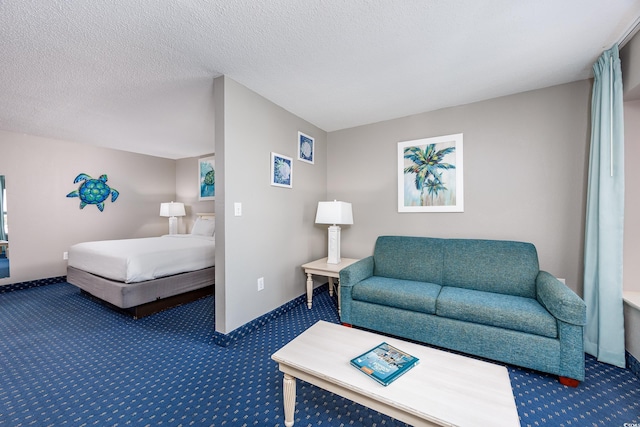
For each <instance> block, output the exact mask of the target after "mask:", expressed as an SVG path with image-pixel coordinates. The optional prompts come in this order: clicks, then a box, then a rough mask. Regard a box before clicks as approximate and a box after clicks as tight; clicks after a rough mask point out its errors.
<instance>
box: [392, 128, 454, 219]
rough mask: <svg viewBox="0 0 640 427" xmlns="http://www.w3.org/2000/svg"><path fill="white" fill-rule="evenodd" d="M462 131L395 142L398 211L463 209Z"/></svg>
mask: <svg viewBox="0 0 640 427" xmlns="http://www.w3.org/2000/svg"><path fill="white" fill-rule="evenodd" d="M462 172H463V168H462V134H461V133H458V134H454V135H445V136H438V137H434V138H424V139H417V140H413V141H404V142H399V143H398V212H463V211H464V192H463V180H462Z"/></svg>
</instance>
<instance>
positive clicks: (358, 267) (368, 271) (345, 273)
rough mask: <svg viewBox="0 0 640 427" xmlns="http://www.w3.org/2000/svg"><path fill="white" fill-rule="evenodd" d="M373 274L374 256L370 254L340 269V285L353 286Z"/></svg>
mask: <svg viewBox="0 0 640 427" xmlns="http://www.w3.org/2000/svg"><path fill="white" fill-rule="evenodd" d="M371 276H373V257H372V256H369V257H366V258H363V259H361V260H360V261H357V262H354V263H353V264H351V265H350V266H348V267H345V268H343V269H342V270H340V286H342V287H347V288H348V287H351V286H353V285H355V284H356V283H358V282H361V281H363V280H364V279H366V278H367V277H371Z"/></svg>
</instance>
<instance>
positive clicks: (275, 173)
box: [271, 153, 293, 188]
mask: <svg viewBox="0 0 640 427" xmlns="http://www.w3.org/2000/svg"><path fill="white" fill-rule="evenodd" d="M271 185H273V186H275V187H286V188H293V160H292V159H291V157H287V156H283V155H282V154H278V153H271Z"/></svg>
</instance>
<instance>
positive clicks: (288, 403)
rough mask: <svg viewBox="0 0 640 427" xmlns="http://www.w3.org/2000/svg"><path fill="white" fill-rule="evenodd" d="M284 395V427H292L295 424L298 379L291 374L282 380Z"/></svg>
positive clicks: (285, 375)
mask: <svg viewBox="0 0 640 427" xmlns="http://www.w3.org/2000/svg"><path fill="white" fill-rule="evenodd" d="M282 391H283V394H284V425H285V426H287V427H291V426H292V425H293V422H294V418H293V413H294V411H295V409H296V379H295V377H292V376H291V375H289V374H284V379H283V380H282Z"/></svg>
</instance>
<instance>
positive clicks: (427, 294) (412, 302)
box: [351, 276, 442, 314]
mask: <svg viewBox="0 0 640 427" xmlns="http://www.w3.org/2000/svg"><path fill="white" fill-rule="evenodd" d="M440 289H442V286H440V285H436V284H433V283H428V282H416V281H413V280H401V279H391V278H388V277H379V276H371V277H369V278H367V279H365V280H363V281H361V282H359V283H358V284H356V285H355V286H354V287H353V289H352V290H351V298H352V299H354V300H359V301H365V302H370V303H373V304H381V305H386V306H390V307H396V308H402V309H405V310H411V311H418V312H421V313H427V314H435V313H436V299H437V298H438V294H439V293H440Z"/></svg>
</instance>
